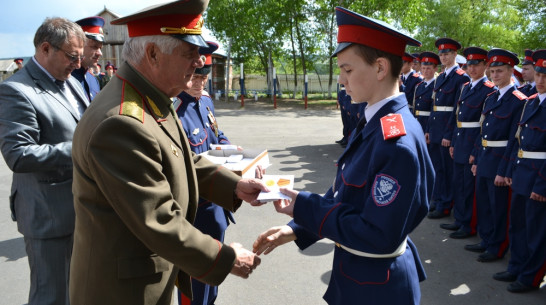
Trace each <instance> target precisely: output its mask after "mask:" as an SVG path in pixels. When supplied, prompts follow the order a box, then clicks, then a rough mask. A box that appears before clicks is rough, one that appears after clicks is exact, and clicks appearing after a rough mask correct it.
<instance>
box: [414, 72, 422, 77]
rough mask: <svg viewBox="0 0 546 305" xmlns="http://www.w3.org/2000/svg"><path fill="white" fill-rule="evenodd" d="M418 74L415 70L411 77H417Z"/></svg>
mask: <svg viewBox="0 0 546 305" xmlns="http://www.w3.org/2000/svg"><path fill="white" fill-rule="evenodd" d="M419 76H421V74H419V73H417V72H415V73H413V77H419Z"/></svg>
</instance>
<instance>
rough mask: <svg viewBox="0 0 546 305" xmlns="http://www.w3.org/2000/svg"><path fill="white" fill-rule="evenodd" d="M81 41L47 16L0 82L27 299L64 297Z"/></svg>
mask: <svg viewBox="0 0 546 305" xmlns="http://www.w3.org/2000/svg"><path fill="white" fill-rule="evenodd" d="M84 41H85V35H84V33H83V31H82V29H81V28H80V26H78V25H77V24H75V23H73V22H71V21H69V20H66V19H64V18H47V19H46V20H45V21H44V22H43V23H42V25H41V26H40V27H39V28H38V30H37V31H36V34H35V36H34V46H35V48H36V52H35V54H34V57H33V58H31V60H30V61H29V62H28V64H26V65H25V66H24V68H23V69H21V70H20V71H19V72H18V73H17V74H14V75H13V76H12V77H10V78H9V79H7V80H6V81H4V82H3V83H1V84H0V150H1V151H2V155H3V156H4V159H5V161H6V163H7V165H8V166H9V168H10V169H11V170H12V171H13V182H12V187H11V196H10V207H11V212H12V218H13V220H15V221H17V228H18V230H19V232H21V234H23V236H24V240H25V246H26V252H27V255H28V261H29V265H30V293H29V302H28V304H29V305H34V304H56V305H59V304H68V273H69V266H70V257H71V254H72V243H73V232H74V219H75V216H74V206H73V197H72V136H73V133H74V129H75V128H76V124H77V123H78V121H79V119H80V117H81V114H82V113H83V111H84V110H85V109H86V108H87V105H88V102H87V98H86V96H85V93H84V92H83V90H82V88H81V86H80V84H79V83H78V82H77V81H76V80H75V79H74V78H73V77H72V76H71V75H70V73H71V72H72V70H74V69H76V68H79V67H80V64H81V60H82V54H83V46H84Z"/></svg>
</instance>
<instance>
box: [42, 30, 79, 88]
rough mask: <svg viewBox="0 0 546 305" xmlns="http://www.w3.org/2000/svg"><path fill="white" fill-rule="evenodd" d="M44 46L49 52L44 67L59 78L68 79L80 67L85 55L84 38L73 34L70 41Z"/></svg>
mask: <svg viewBox="0 0 546 305" xmlns="http://www.w3.org/2000/svg"><path fill="white" fill-rule="evenodd" d="M45 44H46V45H45V46H43V48H45V49H44V50H45V51H46V52H47V56H46V62H45V63H44V68H46V70H47V71H48V72H49V73H50V74H51V76H53V77H54V78H55V79H58V80H67V79H68V78H69V77H70V73H72V71H73V70H74V69H78V68H79V67H80V64H81V57H82V56H83V44H84V42H83V40H80V39H79V38H78V37H76V36H71V37H70V38H69V39H68V43H65V44H63V45H62V46H53V45H50V44H48V43H45Z"/></svg>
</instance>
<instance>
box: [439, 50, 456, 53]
mask: <svg viewBox="0 0 546 305" xmlns="http://www.w3.org/2000/svg"><path fill="white" fill-rule="evenodd" d="M451 51H455V50H452V49H442V50H438V54H442V53H447V52H451ZM455 52H456V51H455Z"/></svg>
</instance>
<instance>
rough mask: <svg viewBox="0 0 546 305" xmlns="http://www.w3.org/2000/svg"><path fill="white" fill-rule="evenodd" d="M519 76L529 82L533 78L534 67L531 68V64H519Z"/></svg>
mask: <svg viewBox="0 0 546 305" xmlns="http://www.w3.org/2000/svg"><path fill="white" fill-rule="evenodd" d="M521 78H523V80H524V81H526V82H530V83H532V82H533V81H534V80H535V69H533V65H524V66H521Z"/></svg>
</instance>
